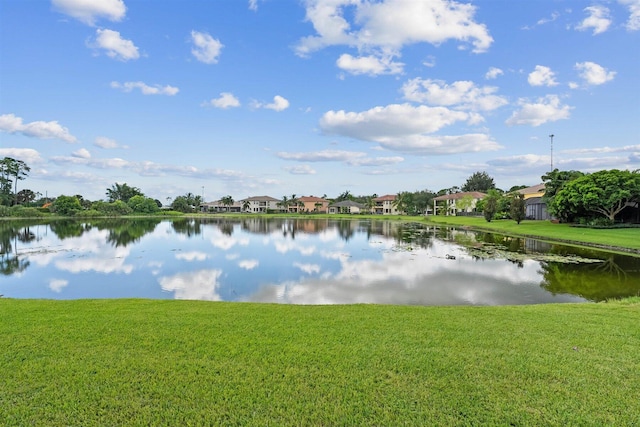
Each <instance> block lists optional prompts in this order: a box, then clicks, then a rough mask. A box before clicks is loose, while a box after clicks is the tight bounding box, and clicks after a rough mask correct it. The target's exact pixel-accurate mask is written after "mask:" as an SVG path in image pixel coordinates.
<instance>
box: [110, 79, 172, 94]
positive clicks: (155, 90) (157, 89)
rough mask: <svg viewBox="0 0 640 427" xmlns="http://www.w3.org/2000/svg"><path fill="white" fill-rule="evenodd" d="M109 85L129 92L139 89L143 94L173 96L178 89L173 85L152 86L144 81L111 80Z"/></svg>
mask: <svg viewBox="0 0 640 427" xmlns="http://www.w3.org/2000/svg"><path fill="white" fill-rule="evenodd" d="M111 87H112V88H113V89H120V90H121V91H123V92H131V91H133V90H134V89H140V92H141V93H142V94H143V95H168V96H173V95H176V94H177V93H178V92H179V91H180V89H178V88H177V87H173V86H169V85H167V86H160V85H154V86H149V85H147V84H146V83H143V82H124V83H119V82H111Z"/></svg>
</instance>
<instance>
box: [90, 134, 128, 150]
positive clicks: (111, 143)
mask: <svg viewBox="0 0 640 427" xmlns="http://www.w3.org/2000/svg"><path fill="white" fill-rule="evenodd" d="M93 145H95V146H96V147H100V148H104V149H110V148H127V147H126V146H121V145H120V144H118V142H117V141H116V140H115V139H110V138H107V137H105V136H98V137H96V139H95V141H94V142H93Z"/></svg>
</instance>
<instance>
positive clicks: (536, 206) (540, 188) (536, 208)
mask: <svg viewBox="0 0 640 427" xmlns="http://www.w3.org/2000/svg"><path fill="white" fill-rule="evenodd" d="M517 192H518V193H519V194H522V195H523V196H524V205H525V217H526V218H527V219H538V220H547V219H551V215H549V212H547V204H546V203H545V202H544V201H543V200H542V196H544V184H538V185H534V186H531V187H527V188H523V189H521V190H518V191H517Z"/></svg>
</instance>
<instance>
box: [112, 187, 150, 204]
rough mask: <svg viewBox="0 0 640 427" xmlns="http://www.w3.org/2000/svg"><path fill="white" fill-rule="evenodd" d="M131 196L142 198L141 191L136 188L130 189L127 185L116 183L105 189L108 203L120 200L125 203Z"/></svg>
mask: <svg viewBox="0 0 640 427" xmlns="http://www.w3.org/2000/svg"><path fill="white" fill-rule="evenodd" d="M133 196H144V194H142V191H140V189H139V188H137V187H131V186H129V185H128V184H127V183H124V184H118V183H117V182H116V183H115V184H113V185H112V186H111V188H107V198H108V199H109V202H115V201H116V200H122V201H123V202H125V203H127V202H128V201H129V199H131V198H132V197H133Z"/></svg>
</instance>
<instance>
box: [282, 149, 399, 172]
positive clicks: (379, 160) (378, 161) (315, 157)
mask: <svg viewBox="0 0 640 427" xmlns="http://www.w3.org/2000/svg"><path fill="white" fill-rule="evenodd" d="M276 155H277V156H278V157H279V158H281V159H284V160H295V161H302V162H343V163H346V164H349V165H353V166H382V165H391V164H396V163H400V162H402V161H404V158H403V157H399V156H395V157H367V154H366V153H363V152H358V151H342V150H323V151H310V152H306V153H288V152H283V151H282V152H279V153H277V154H276ZM295 168H298V166H296V167H295ZM299 168H300V170H297V169H294V168H284V169H285V170H287V171H289V172H290V173H299V174H302V173H308V174H315V173H316V171H315V170H313V169H311V167H309V166H308V165H302V166H299ZM293 170H296V172H294V171H293Z"/></svg>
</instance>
